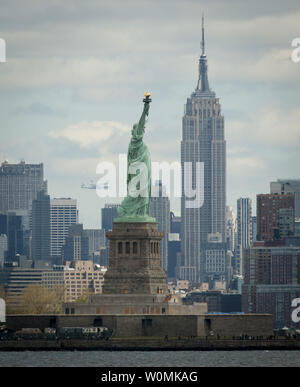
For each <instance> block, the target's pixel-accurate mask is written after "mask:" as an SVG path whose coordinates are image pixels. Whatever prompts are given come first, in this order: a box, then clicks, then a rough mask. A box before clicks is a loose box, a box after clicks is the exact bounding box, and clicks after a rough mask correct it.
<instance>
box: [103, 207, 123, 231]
mask: <svg viewBox="0 0 300 387" xmlns="http://www.w3.org/2000/svg"><path fill="white" fill-rule="evenodd" d="M118 207H119V204H105V206H104V208H102V209H101V220H102V229H103V230H105V231H110V230H112V226H113V220H114V218H116V217H117V216H118Z"/></svg>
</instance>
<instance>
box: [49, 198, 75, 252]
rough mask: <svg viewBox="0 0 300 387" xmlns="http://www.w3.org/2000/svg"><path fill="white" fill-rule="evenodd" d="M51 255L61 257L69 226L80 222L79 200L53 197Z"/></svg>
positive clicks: (51, 209)
mask: <svg viewBox="0 0 300 387" xmlns="http://www.w3.org/2000/svg"><path fill="white" fill-rule="evenodd" d="M50 206H51V207H50V211H51V256H52V257H57V258H58V257H59V258H60V257H61V249H62V246H63V245H64V243H65V241H66V237H67V236H68V231H69V226H70V225H71V224H75V223H78V210H77V200H76V199H71V198H55V199H51V203H50Z"/></svg>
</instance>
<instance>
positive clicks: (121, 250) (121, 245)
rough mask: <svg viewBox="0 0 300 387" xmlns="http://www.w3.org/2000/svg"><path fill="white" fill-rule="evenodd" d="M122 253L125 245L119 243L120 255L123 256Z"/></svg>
mask: <svg viewBox="0 0 300 387" xmlns="http://www.w3.org/2000/svg"><path fill="white" fill-rule="evenodd" d="M122 253H123V243H122V242H119V243H118V254H122Z"/></svg>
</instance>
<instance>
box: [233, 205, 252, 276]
mask: <svg viewBox="0 0 300 387" xmlns="http://www.w3.org/2000/svg"><path fill="white" fill-rule="evenodd" d="M236 239H237V240H236V248H235V260H234V262H235V264H234V271H235V274H243V254H244V249H246V248H248V247H250V244H251V242H252V201H251V199H250V198H239V199H238V200H237V238H236Z"/></svg>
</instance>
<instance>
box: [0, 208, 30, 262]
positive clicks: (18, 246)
mask: <svg viewBox="0 0 300 387" xmlns="http://www.w3.org/2000/svg"><path fill="white" fill-rule="evenodd" d="M0 234H4V235H6V236H7V253H6V257H5V258H6V259H7V261H14V260H15V258H16V254H20V255H23V254H24V225H23V218H22V216H19V215H16V213H15V212H13V211H8V212H7V214H6V215H4V214H0Z"/></svg>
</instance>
